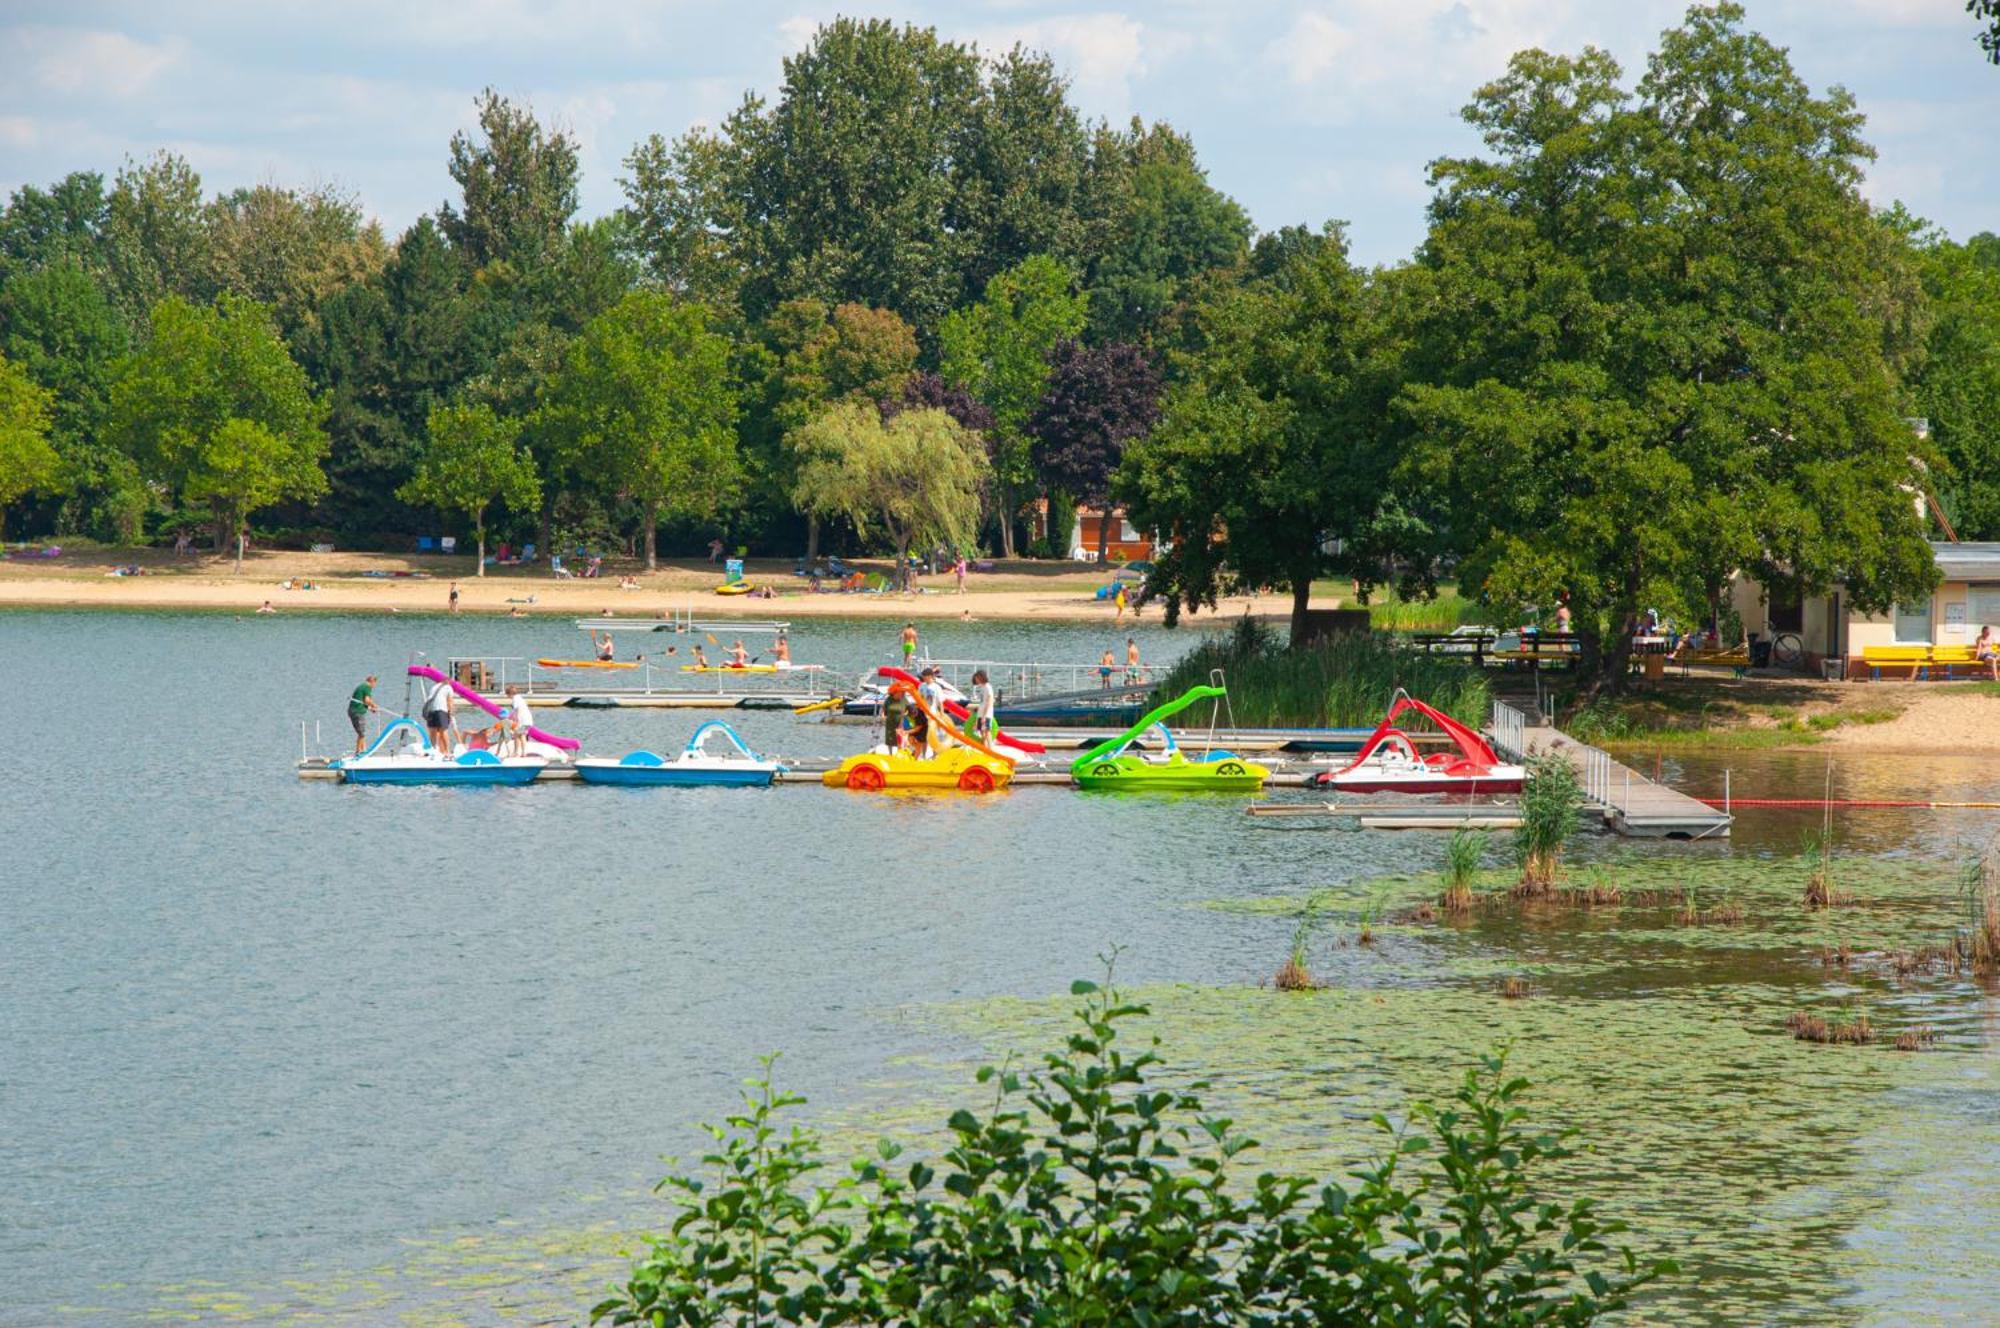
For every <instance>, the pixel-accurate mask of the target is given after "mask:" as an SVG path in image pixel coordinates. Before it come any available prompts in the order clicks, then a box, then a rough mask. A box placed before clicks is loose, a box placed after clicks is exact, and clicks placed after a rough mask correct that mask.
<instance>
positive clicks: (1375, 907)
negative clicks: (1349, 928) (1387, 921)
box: [1354, 890, 1389, 945]
mask: <svg viewBox="0 0 2000 1328" xmlns="http://www.w3.org/2000/svg"><path fill="white" fill-rule="evenodd" d="M1388 901H1389V893H1388V891H1386V890H1377V891H1376V892H1375V893H1373V894H1371V895H1369V896H1368V901H1367V902H1366V903H1364V904H1363V905H1362V906H1361V931H1360V934H1359V935H1357V936H1356V937H1355V938H1354V939H1355V941H1356V942H1357V943H1358V944H1361V945H1373V944H1375V924H1376V923H1377V922H1379V921H1380V920H1381V918H1382V909H1383V907H1384V906H1385V905H1386V904H1387V903H1388Z"/></svg>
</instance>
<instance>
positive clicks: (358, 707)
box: [347, 673, 382, 756]
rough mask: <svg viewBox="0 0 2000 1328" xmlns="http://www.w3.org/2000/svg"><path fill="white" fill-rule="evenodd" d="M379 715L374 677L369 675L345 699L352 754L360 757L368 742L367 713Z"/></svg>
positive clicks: (379, 709) (379, 707) (380, 708)
mask: <svg viewBox="0 0 2000 1328" xmlns="http://www.w3.org/2000/svg"><path fill="white" fill-rule="evenodd" d="M371 710H373V711H375V712H376V713H378V714H379V713H381V710H382V707H381V706H378V705H376V704H375V675H374V674H372V673H371V674H369V675H368V679H367V681H365V682H363V683H362V684H361V685H360V686H359V687H357V688H355V689H354V695H352V696H350V697H348V698H347V722H348V723H350V724H352V725H353V726H354V754H355V755H356V756H359V755H361V749H362V747H363V746H365V745H366V744H367V741H368V712H369V711H371Z"/></svg>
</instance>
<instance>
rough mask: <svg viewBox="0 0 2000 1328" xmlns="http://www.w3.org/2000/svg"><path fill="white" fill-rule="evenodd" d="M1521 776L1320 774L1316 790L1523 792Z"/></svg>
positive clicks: (1465, 792)
mask: <svg viewBox="0 0 2000 1328" xmlns="http://www.w3.org/2000/svg"><path fill="white" fill-rule="evenodd" d="M1521 783H1522V777H1521V776H1519V775H1435V774H1433V775H1421V774H1411V775H1396V774H1377V773H1374V772H1370V771H1357V772H1355V773H1354V774H1352V775H1317V776H1315V777H1314V779H1313V785H1312V786H1313V787H1314V788H1321V789H1332V790H1334V791H1335V792H1337V793H1459V794H1465V795H1469V796H1480V795H1484V794H1488V793H1519V792H1520V791H1521Z"/></svg>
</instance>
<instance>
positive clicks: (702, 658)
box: [694, 641, 708, 669]
mask: <svg viewBox="0 0 2000 1328" xmlns="http://www.w3.org/2000/svg"><path fill="white" fill-rule="evenodd" d="M694 666H695V667H696V668H698V669H705V668H707V667H708V655H707V654H706V653H705V652H704V651H703V650H702V648H701V642H699V641H697V642H695V643H694Z"/></svg>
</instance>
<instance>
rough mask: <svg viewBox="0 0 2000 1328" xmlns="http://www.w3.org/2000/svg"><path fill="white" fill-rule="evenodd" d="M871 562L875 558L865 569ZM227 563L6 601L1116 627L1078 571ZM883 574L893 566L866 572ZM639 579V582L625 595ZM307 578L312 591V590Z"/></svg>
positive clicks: (1092, 577) (1231, 608)
mask: <svg viewBox="0 0 2000 1328" xmlns="http://www.w3.org/2000/svg"><path fill="white" fill-rule="evenodd" d="M134 564H136V565H137V566H138V567H140V568H141V569H142V571H141V574H140V575H138V576H115V575H112V574H111V573H112V569H113V568H114V567H118V566H128V565H134ZM858 565H859V566H863V567H871V565H869V564H858ZM233 569H234V563H233V561H232V560H231V559H229V558H224V557H217V556H214V555H208V554H203V555H197V556H194V557H186V558H176V557H174V556H173V555H172V554H170V553H166V552H164V551H160V550H144V551H139V552H136V553H135V552H134V551H131V550H103V551H95V550H87V551H82V552H79V553H74V554H72V553H69V552H65V553H64V554H63V556H62V557H60V558H56V559H49V560H46V561H44V560H41V559H19V558H17V559H10V560H8V561H5V562H0V607H9V608H93V609H153V610H183V609H184V610H210V611H218V612H235V613H254V612H256V611H257V609H258V608H259V607H261V606H262V605H263V604H264V603H265V602H266V601H267V600H268V601H269V602H270V604H271V607H272V608H273V609H274V610H275V611H276V612H279V613H310V612H339V613H368V612H377V613H445V612H447V611H448V609H449V604H450V588H451V584H452V582H453V581H454V580H456V582H457V583H458V588H459V611H460V612H461V613H488V614H505V613H522V614H528V615H549V616H558V617H598V616H604V615H607V614H608V615H611V616H616V617H634V618H638V617H654V616H658V615H660V614H662V613H666V612H677V611H682V610H686V609H690V608H692V609H694V610H695V611H696V612H698V613H701V614H704V615H711V616H718V617H719V616H724V615H730V616H735V617H744V618H771V617H784V618H810V617H827V618H861V617H878V618H914V619H931V620H936V619H940V618H959V617H962V616H963V615H965V614H968V613H969V614H970V615H971V617H972V620H974V621H978V620H980V619H989V620H994V621H999V620H1030V621H1035V620H1040V621H1078V622H1091V621H1103V622H1110V621H1112V620H1113V619H1114V618H1115V617H1116V610H1115V609H1114V608H1113V607H1112V606H1111V605H1110V604H1109V603H1108V602H1105V601H1102V600H1097V599H1095V598H1093V592H1094V591H1095V590H1096V589H1097V587H1099V586H1101V585H1103V584H1104V583H1105V581H1106V580H1107V574H1106V573H1104V572H1101V571H1097V570H1094V569H1078V568H1076V567H1075V565H1074V564H1063V565H1061V566H1060V567H1059V568H1047V567H1043V566H1039V565H1037V564H1033V563H1025V562H1024V563H1016V564H1005V565H1003V566H1002V568H1001V569H1000V570H998V571H995V572H978V573H972V574H970V575H968V576H967V577H966V582H965V593H964V594H959V593H957V590H956V585H955V583H954V581H953V579H952V577H951V576H950V575H949V574H942V575H938V576H932V577H924V578H921V580H920V582H919V589H918V590H917V591H916V592H915V593H907V594H899V593H882V594H858V593H856V594H838V593H823V594H813V593H811V592H809V591H808V590H807V589H806V583H805V581H804V580H803V579H802V578H800V577H796V576H793V575H792V574H791V570H792V564H791V562H790V561H789V560H777V559H773V560H769V561H763V560H753V561H752V562H751V563H750V564H749V565H748V566H747V567H746V569H745V573H746V579H747V580H749V581H750V582H751V583H752V584H754V585H758V586H764V585H769V586H770V587H771V588H772V590H773V591H774V592H775V594H774V595H773V596H772V597H771V598H763V597H760V596H756V595H718V594H716V593H715V587H716V585H717V584H719V583H720V582H721V580H722V573H721V569H720V568H719V567H717V566H715V565H713V564H709V563H705V562H701V561H699V560H686V561H677V562H674V563H672V564H667V563H662V564H661V565H660V568H659V570H658V571H657V572H654V573H650V574H648V573H646V572H645V571H643V569H641V568H639V567H637V566H635V565H632V564H622V563H621V564H612V563H609V562H607V563H606V564H605V567H604V570H603V574H602V575H601V576H599V577H597V578H594V579H584V578H582V577H573V578H570V579H558V578H557V577H555V576H553V575H551V574H550V572H549V569H548V565H547V564H546V563H543V564H539V565H537V566H535V567H532V568H526V567H507V568H488V569H487V572H488V574H487V575H486V576H484V577H478V576H474V575H472V572H473V565H472V560H471V559H470V558H465V557H443V556H424V555H411V556H407V557H403V556H398V555H393V554H353V553H326V554H314V553H292V552H284V551H277V552H262V551H258V552H252V553H251V554H249V555H248V556H247V557H246V558H245V559H244V563H243V570H242V572H241V573H240V574H238V573H237V572H235V571H234V570H233ZM872 570H884V571H886V567H879V566H876V567H872ZM625 576H631V577H633V578H635V579H636V580H637V581H638V583H639V588H638V589H636V590H634V589H621V588H620V585H619V581H620V578H621V577H625ZM308 583H309V584H310V585H311V586H312V587H313V588H312V589H310V590H308V589H304V588H303V587H304V585H306V584H308ZM1246 609H1248V610H1249V611H1251V612H1253V613H1257V614H1259V615H1269V616H1273V617H1283V616H1284V615H1286V614H1287V613H1288V612H1289V610H1290V601H1289V600H1288V599H1286V598H1284V597H1277V596H1263V597H1255V596H1239V597H1235V598H1231V599H1225V600H1223V601H1222V602H1221V603H1220V604H1219V605H1217V607H1216V609H1215V611H1214V612H1213V613H1212V614H1211V613H1203V614H1201V615H1199V616H1198V617H1195V618H1190V619H1188V620H1187V621H1188V623H1189V625H1190V626H1193V625H1198V624H1200V623H1204V622H1210V623H1212V622H1218V621H1227V620H1230V619H1234V618H1235V617H1237V616H1238V615H1240V614H1242V613H1243V612H1244V611H1245V610H1246ZM1125 620H1126V621H1127V622H1131V621H1135V620H1141V621H1150V622H1155V623H1157V622H1158V621H1159V620H1160V611H1159V610H1158V609H1157V608H1152V609H1149V610H1146V611H1145V612H1144V613H1143V615H1138V616H1135V614H1134V613H1133V612H1131V611H1129V610H1128V611H1127V613H1126V617H1125Z"/></svg>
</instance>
